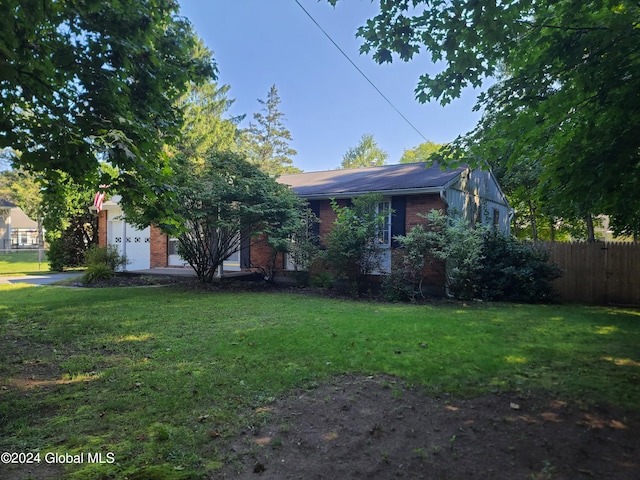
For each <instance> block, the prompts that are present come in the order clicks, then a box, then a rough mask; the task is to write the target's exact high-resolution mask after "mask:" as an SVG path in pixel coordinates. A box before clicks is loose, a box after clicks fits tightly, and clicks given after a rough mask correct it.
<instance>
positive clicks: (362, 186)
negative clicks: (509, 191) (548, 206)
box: [98, 163, 511, 284]
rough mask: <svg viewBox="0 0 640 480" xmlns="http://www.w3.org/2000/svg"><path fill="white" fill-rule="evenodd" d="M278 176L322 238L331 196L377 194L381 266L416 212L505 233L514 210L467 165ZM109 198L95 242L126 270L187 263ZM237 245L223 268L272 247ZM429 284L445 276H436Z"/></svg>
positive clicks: (170, 243) (257, 261) (243, 266)
mask: <svg viewBox="0 0 640 480" xmlns="http://www.w3.org/2000/svg"><path fill="white" fill-rule="evenodd" d="M278 181H279V182H280V183H282V184H285V185H288V186H290V187H291V188H292V189H293V191H294V192H296V193H297V194H298V195H299V196H300V197H301V198H303V199H305V200H307V202H308V203H309V207H310V209H311V210H312V211H313V212H314V213H315V215H316V216H317V217H318V218H319V220H320V222H319V235H320V238H321V239H322V238H323V237H324V236H325V235H326V234H327V233H328V232H329V230H330V229H331V225H332V224H333V222H334V220H335V218H336V214H335V212H334V211H333V210H332V208H331V200H332V199H335V200H336V202H337V203H338V204H339V205H341V206H344V205H347V204H348V202H349V200H350V199H352V198H354V197H357V196H359V195H364V194H366V193H372V192H375V193H379V194H380V195H382V201H381V203H380V204H379V206H378V208H380V209H381V211H390V213H389V217H388V219H387V221H386V224H385V231H383V232H381V234H380V241H381V243H382V246H383V248H385V249H386V255H385V261H384V265H383V270H384V271H389V269H390V266H391V253H392V251H393V250H394V248H396V247H397V245H396V244H395V243H396V242H394V240H393V237H394V236H396V235H404V234H406V233H407V232H408V231H409V230H411V228H413V227H414V226H415V225H418V224H421V223H424V219H422V218H421V217H419V216H418V214H419V213H420V214H426V213H428V212H429V211H431V210H432V209H437V210H441V211H443V212H446V213H447V214H448V215H452V214H454V213H456V212H457V213H458V214H462V215H464V217H465V218H467V219H468V220H469V221H471V222H474V223H475V222H480V223H483V224H485V225H490V226H491V227H492V228H494V229H496V230H498V231H500V232H503V233H506V234H508V233H509V228H510V227H509V225H510V216H511V208H510V206H509V203H508V202H507V199H506V197H505V196H504V194H503V193H502V190H501V189H500V186H499V185H498V183H497V181H496V179H495V177H494V176H493V174H492V173H491V172H490V171H483V170H480V169H475V170H472V169H470V168H468V167H459V168H456V169H449V170H441V169H440V167H439V166H437V165H434V166H427V165H426V164H425V163H412V164H399V165H385V166H380V167H368V168H356V169H346V170H329V171H321V172H309V173H299V174H291V175H283V176H281V177H280V178H279V179H278ZM118 200H119V198H118V197H117V196H114V197H113V198H112V199H111V200H110V201H107V202H105V203H104V204H103V210H102V211H101V212H100V214H99V218H98V223H99V237H98V238H99V245H101V246H104V245H107V244H112V245H115V246H116V247H118V249H119V251H120V253H121V254H124V255H126V256H127V258H128V259H129V260H130V263H129V265H128V266H127V270H129V271H135V270H147V269H153V268H167V267H188V265H187V264H186V262H185V261H184V260H183V259H182V258H180V256H179V255H178V253H177V240H176V239H174V238H169V237H168V236H167V235H165V234H163V233H162V232H161V231H160V230H159V229H158V228H157V227H154V226H151V227H147V228H145V229H143V230H139V229H137V228H136V227H134V226H133V225H129V224H128V223H127V222H126V218H124V215H123V212H122V210H121V209H120V207H119V205H118ZM242 243H243V245H242V248H241V249H240V250H239V251H238V252H237V253H236V254H234V255H232V257H230V258H228V259H227V261H225V263H224V270H225V271H241V270H251V269H255V268H257V267H264V266H266V265H267V262H268V259H269V258H270V252H269V247H268V246H266V245H265V244H260V243H258V244H254V245H251V246H249V245H248V242H242ZM277 267H278V269H279V270H281V271H282V272H283V273H286V271H287V270H292V269H294V266H293V265H292V263H291V262H290V261H289V259H288V258H286V256H284V257H283V256H279V257H278V258H277ZM432 280H433V283H436V284H437V283H440V282H442V281H443V280H442V279H440V278H436V277H434V278H433V279H432Z"/></svg>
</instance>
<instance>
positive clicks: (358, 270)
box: [325, 194, 388, 292]
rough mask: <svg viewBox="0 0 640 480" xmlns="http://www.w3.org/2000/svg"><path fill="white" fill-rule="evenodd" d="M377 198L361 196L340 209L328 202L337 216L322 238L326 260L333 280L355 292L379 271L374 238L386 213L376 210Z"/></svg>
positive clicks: (377, 249) (382, 224) (378, 254)
mask: <svg viewBox="0 0 640 480" xmlns="http://www.w3.org/2000/svg"><path fill="white" fill-rule="evenodd" d="M381 198H382V197H381V196H380V195H377V194H368V195H363V196H361V197H356V198H354V199H353V202H352V204H351V206H344V207H340V206H339V205H338V203H337V202H336V201H335V200H332V202H331V207H332V208H333V210H334V211H335V212H336V214H337V216H336V220H335V222H334V223H333V225H332V226H331V230H330V232H329V234H328V235H327V237H326V239H325V241H326V247H327V249H326V259H327V262H328V264H329V266H330V267H331V269H332V270H333V271H334V272H336V275H337V277H338V278H339V279H344V280H346V281H347V282H348V284H349V287H350V288H351V289H352V290H353V291H355V292H357V291H359V290H360V288H361V287H362V286H363V281H364V280H365V278H366V276H367V275H369V274H371V273H372V272H374V271H375V270H378V269H380V265H381V260H382V249H381V248H380V245H379V244H378V241H377V237H378V232H379V231H380V229H381V228H382V227H383V226H384V219H385V218H386V215H387V214H388V212H378V210H377V206H378V203H379V202H380V200H381Z"/></svg>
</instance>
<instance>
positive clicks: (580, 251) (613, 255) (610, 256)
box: [541, 242, 640, 306]
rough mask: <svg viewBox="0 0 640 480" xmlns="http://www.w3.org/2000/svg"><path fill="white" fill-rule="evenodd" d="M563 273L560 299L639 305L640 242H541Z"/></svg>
mask: <svg viewBox="0 0 640 480" xmlns="http://www.w3.org/2000/svg"><path fill="white" fill-rule="evenodd" d="M541 243H542V245H543V246H544V247H545V248H546V249H547V250H548V251H549V254H550V258H549V260H550V261H551V262H553V263H555V264H556V265H558V266H559V267H560V268H561V269H562V271H563V275H562V277H560V278H559V279H557V280H555V281H554V286H555V288H556V289H557V290H558V292H559V294H560V299H561V300H562V301H564V302H569V303H573V302H577V303H587V304H593V305H633V306H640V244H638V243H603V242H596V243H561V242H541Z"/></svg>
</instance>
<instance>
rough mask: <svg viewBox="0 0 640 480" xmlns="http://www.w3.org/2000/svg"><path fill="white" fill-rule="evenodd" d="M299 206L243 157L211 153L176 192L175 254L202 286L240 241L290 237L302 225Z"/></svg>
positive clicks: (293, 198)
mask: <svg viewBox="0 0 640 480" xmlns="http://www.w3.org/2000/svg"><path fill="white" fill-rule="evenodd" d="M300 203H301V201H300V200H299V199H298V197H297V196H296V195H295V194H294V193H293V192H292V191H291V190H290V189H289V188H287V187H286V186H285V185H281V184H279V183H277V182H276V180H275V179H274V178H272V177H270V176H269V175H268V174H266V173H264V172H262V171H261V170H260V169H257V168H256V167H255V165H253V164H251V163H250V162H248V161H247V160H245V159H244V158H243V156H242V155H240V154H238V153H233V152H230V151H226V152H219V153H214V154H212V155H211V156H210V157H209V158H207V160H206V162H205V164H204V165H203V168H202V169H200V171H199V175H198V176H192V177H191V178H185V179H183V182H182V183H181V184H180V185H179V186H177V187H176V205H175V211H176V213H177V214H178V215H179V218H180V220H181V224H182V225H181V226H182V230H181V232H180V234H179V236H178V239H179V252H180V255H181V256H182V257H183V258H184V259H185V260H186V261H187V262H189V264H190V265H191V266H192V267H193V269H194V270H195V271H196V274H197V275H198V278H199V279H200V280H201V281H202V282H210V281H211V280H212V279H213V278H214V276H215V275H216V273H217V271H218V267H219V266H221V265H222V262H223V261H224V260H225V259H226V258H228V257H229V256H230V255H232V254H233V253H235V252H237V251H239V250H240V248H241V245H242V240H244V239H246V240H249V241H259V240H261V238H262V237H261V236H262V235H266V236H267V237H269V236H270V235H271V234H274V235H286V232H290V233H293V232H294V231H295V230H296V229H297V228H298V225H299V223H300V221H301V217H300V215H299V213H300V212H301V209H300Z"/></svg>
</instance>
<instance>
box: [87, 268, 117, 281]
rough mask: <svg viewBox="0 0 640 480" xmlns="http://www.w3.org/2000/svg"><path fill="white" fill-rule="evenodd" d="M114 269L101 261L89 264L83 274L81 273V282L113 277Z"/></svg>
mask: <svg viewBox="0 0 640 480" xmlns="http://www.w3.org/2000/svg"><path fill="white" fill-rule="evenodd" d="M113 275H114V271H113V270H112V269H111V268H109V266H107V265H105V264H103V263H97V264H92V265H89V266H88V267H87V268H86V270H85V272H84V275H82V282H83V283H93V282H96V281H98V280H108V279H109V278H111V277H113Z"/></svg>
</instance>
